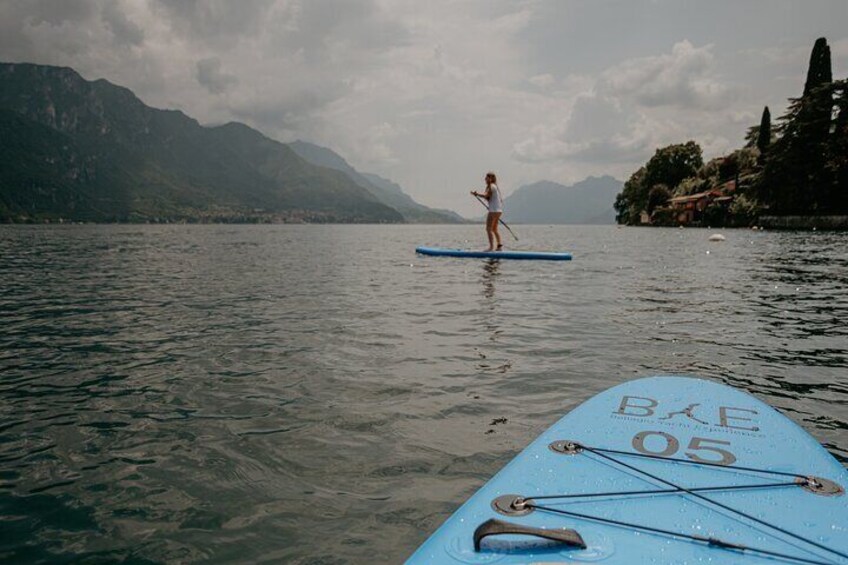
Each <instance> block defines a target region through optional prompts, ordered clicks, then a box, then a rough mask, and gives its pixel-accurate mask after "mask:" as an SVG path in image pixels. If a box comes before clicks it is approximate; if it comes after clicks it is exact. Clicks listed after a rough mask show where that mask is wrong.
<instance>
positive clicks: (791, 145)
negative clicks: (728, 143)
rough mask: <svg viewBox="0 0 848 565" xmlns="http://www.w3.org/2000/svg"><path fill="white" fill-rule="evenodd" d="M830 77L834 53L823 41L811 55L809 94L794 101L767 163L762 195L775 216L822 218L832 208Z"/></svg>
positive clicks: (831, 85)
mask: <svg viewBox="0 0 848 565" xmlns="http://www.w3.org/2000/svg"><path fill="white" fill-rule="evenodd" d="M831 77H832V73H831V68H830V48H829V47H828V45H827V41H826V40H825V39H824V38H820V39H818V40H817V41H816V43H815V45H814V46H813V51H812V54H811V55H810V67H809V69H808V71H807V82H806V83H805V85H804V95H803V96H802V97H801V98H796V99H792V100H790V105H789V110H788V111H787V113H786V114H785V115H784V116H782V117H781V119H780V124H779V125H778V128H777V129H778V133H779V134H780V135H779V138H778V139H777V140H776V141H775V142H774V143H773V144H772V145H771V146H770V147H769V150H768V154H767V155H766V157H765V160H764V167H763V174H762V177H761V180H760V185H759V190H758V195H759V197H760V200H761V201H762V202H763V203H765V204H766V205H767V206H769V207H770V209H771V211H772V212H774V213H777V214H820V213H826V212H827V210H828V209H829V207H830V204H829V200H830V196H829V194H830V192H831V188H830V187H831V185H832V182H833V180H832V174H831V171H830V170H829V169H828V167H827V166H826V165H827V156H828V154H829V149H830V146H831V143H830V141H831V140H830V130H831V122H832V114H833V104H834V99H833V96H834V85H833V83H832V80H831Z"/></svg>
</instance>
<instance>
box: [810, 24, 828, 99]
mask: <svg viewBox="0 0 848 565" xmlns="http://www.w3.org/2000/svg"><path fill="white" fill-rule="evenodd" d="M832 81H833V71H832V70H831V65H830V46H829V45H828V44H827V39H825V38H824V37H819V38H818V39H816V43H815V45H813V51H812V53H810V66H809V68H808V69H807V82H805V83H804V96H807V95H808V94H810V93H811V92H812V91H813V90H814V89H815V88H816V87H818V86H821V85H822V84H825V83H828V82H832Z"/></svg>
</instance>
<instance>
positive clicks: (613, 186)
mask: <svg viewBox="0 0 848 565" xmlns="http://www.w3.org/2000/svg"><path fill="white" fill-rule="evenodd" d="M621 187H622V183H621V181H619V180H616V179H614V178H613V177H611V176H602V177H589V178H587V179H585V180H582V181H580V182H578V183H576V184H574V185H572V186H565V185H562V184H559V183H556V182H551V181H539V182H536V183H533V184H528V185H524V186H521V187H520V188H518V189H516V190H515V191H514V192H513V193H512V194H510V195H509V196H508V197H507V198H506V199H505V200H504V217H505V218H507V221H508V222H511V223H513V222H514V223H517V224H614V223H615V211H614V210H613V202H615V196H616V194H618V193H619V192H620V191H621Z"/></svg>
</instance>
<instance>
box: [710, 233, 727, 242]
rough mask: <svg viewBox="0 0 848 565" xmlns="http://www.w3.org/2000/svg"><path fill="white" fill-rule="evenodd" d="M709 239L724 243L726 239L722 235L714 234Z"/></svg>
mask: <svg viewBox="0 0 848 565" xmlns="http://www.w3.org/2000/svg"><path fill="white" fill-rule="evenodd" d="M709 239H710V241H724V240H725V239H726V238H725V237H724V236H723V235H721V234H720V233H714V234H713V235H711V236H710V238H709Z"/></svg>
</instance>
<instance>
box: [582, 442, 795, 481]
mask: <svg viewBox="0 0 848 565" xmlns="http://www.w3.org/2000/svg"><path fill="white" fill-rule="evenodd" d="M578 445H580V447H582V448H583V449H586V450H588V451H592V452H598V451H602V452H604V453H617V454H619V455H627V456H630V457H642V458H645V459H657V460H660V461H674V462H675V463H685V464H687V465H703V466H705V467H718V468H720V469H733V470H734V471H753V472H755V473H768V474H770V475H781V476H784V477H795V478H798V479H806V478H807V477H806V476H805V475H799V474H797V473H784V472H783V471H770V470H768V469H757V468H755V467H742V466H739V465H722V464H721V463H711V462H708V461H693V460H691V459H679V458H677V457H661V456H659V455H650V454H648V453H633V452H632V451H619V450H617V449H604V448H601V447H586V446H585V445H583V444H582V443H581V444H578Z"/></svg>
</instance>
